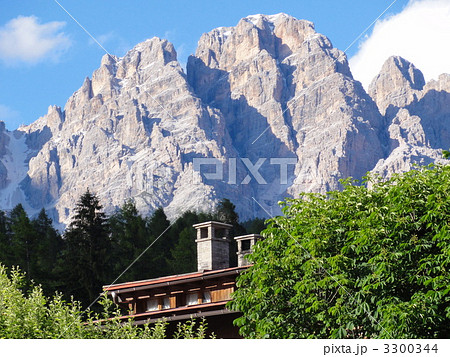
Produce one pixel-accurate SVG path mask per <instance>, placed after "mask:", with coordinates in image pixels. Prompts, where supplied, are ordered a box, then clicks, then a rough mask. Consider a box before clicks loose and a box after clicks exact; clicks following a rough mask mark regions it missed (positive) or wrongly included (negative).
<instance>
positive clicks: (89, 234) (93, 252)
mask: <svg viewBox="0 0 450 357" xmlns="http://www.w3.org/2000/svg"><path fill="white" fill-rule="evenodd" d="M64 238H65V250H64V253H63V260H62V262H61V263H62V264H63V267H62V272H63V278H64V279H65V283H66V294H70V295H74V296H75V297H76V298H77V299H79V300H81V301H82V303H83V304H84V305H87V304H89V303H92V302H93V301H94V300H95V299H96V298H97V297H98V296H99V294H100V293H101V291H102V286H103V285H106V284H108V283H109V280H110V279H111V241H110V235H109V229H108V224H107V219H106V216H105V214H104V212H103V211H102V206H101V204H100V201H99V199H98V198H97V196H96V195H94V194H92V193H91V192H89V189H88V190H87V191H86V193H84V194H83V195H82V196H81V198H80V200H79V202H78V203H77V206H76V209H75V215H74V217H73V220H72V222H71V223H70V224H69V227H68V228H67V230H66V232H65V234H64Z"/></svg>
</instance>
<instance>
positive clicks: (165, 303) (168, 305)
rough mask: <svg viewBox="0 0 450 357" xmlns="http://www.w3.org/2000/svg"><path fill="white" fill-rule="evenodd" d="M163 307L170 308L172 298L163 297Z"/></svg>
mask: <svg viewBox="0 0 450 357" xmlns="http://www.w3.org/2000/svg"><path fill="white" fill-rule="evenodd" d="M162 308H163V309H170V299H169V297H165V298H164V299H163V304H162Z"/></svg>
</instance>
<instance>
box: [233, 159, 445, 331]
mask: <svg viewBox="0 0 450 357" xmlns="http://www.w3.org/2000/svg"><path fill="white" fill-rule="evenodd" d="M366 183H370V185H369V186H370V187H371V188H370V189H368V188H367V187H365V186H358V185H357V184H355V182H351V181H349V180H348V181H345V182H343V185H344V189H343V191H341V192H330V193H329V194H328V195H319V194H304V195H302V197H301V198H299V199H289V200H286V202H285V203H284V204H283V208H282V209H283V214H284V215H283V216H281V217H276V218H273V219H271V220H270V222H269V226H268V228H267V229H266V230H265V231H264V236H265V237H266V239H265V240H264V241H262V242H260V243H258V244H257V245H256V246H255V249H254V252H253V254H251V255H250V257H249V259H250V260H251V261H252V262H253V263H254V265H253V266H252V267H250V268H249V269H248V270H247V271H246V272H245V273H243V274H241V275H240V276H239V278H238V283H237V284H238V290H237V292H236V293H235V294H234V300H233V301H232V302H231V303H230V305H229V307H230V308H232V309H235V310H239V311H241V312H242V313H243V316H242V317H241V318H239V319H237V320H236V321H235V323H236V324H237V325H238V326H240V332H241V333H242V334H243V335H244V336H246V337H252V338H263V337H270V338H352V337H353V338H449V337H450V288H449V287H450V231H449V229H450V227H449V225H450V221H449V217H450V196H449V194H448V193H449V191H450V166H435V167H433V166H429V167H425V168H420V169H417V170H413V171H410V172H408V173H405V174H403V175H395V176H394V177H393V178H392V179H390V180H387V181H385V182H383V181H380V180H377V179H376V178H368V182H366Z"/></svg>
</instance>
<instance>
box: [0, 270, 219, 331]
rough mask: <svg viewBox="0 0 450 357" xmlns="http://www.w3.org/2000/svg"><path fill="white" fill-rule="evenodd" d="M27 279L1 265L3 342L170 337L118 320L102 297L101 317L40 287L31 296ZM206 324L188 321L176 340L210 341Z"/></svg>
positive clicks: (155, 328)
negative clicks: (49, 296)
mask: <svg viewBox="0 0 450 357" xmlns="http://www.w3.org/2000/svg"><path fill="white" fill-rule="evenodd" d="M25 282H26V279H25V275H24V274H23V273H21V272H20V271H19V270H17V269H13V270H12V271H11V274H10V276H8V274H7V270H6V268H5V266H3V265H0V339H2V338H14V339H18V338H27V339H29V338H45V339H55V338H57V339H63V338H64V339H65V338H70V339H80V338H82V339H92V338H102V339H104V338H110V339H137V338H147V339H148V338H152V339H161V338H166V337H169V336H167V333H166V327H167V323H166V322H164V321H161V322H157V323H156V324H153V325H149V324H147V325H144V326H142V327H139V326H137V325H134V324H133V320H132V319H129V320H125V321H124V320H123V319H119V317H120V311H118V310H117V308H116V307H115V306H114V304H113V302H112V301H111V300H110V299H108V298H106V296H103V298H102V299H101V300H100V305H101V307H102V309H101V312H100V313H93V312H92V311H89V310H88V311H83V310H82V308H81V304H80V303H79V302H77V301H73V300H72V301H71V302H70V303H67V302H65V301H64V299H63V297H62V295H61V294H56V295H54V296H53V297H52V298H47V297H45V295H44V294H43V292H42V289H41V287H40V286H32V287H31V289H29V291H28V292H26V291H24V286H25V285H27V284H26V283H25ZM206 329H207V324H206V322H205V321H200V322H199V323H196V322H195V321H188V322H186V323H184V324H179V325H178V328H177V330H176V331H175V334H174V336H173V337H174V338H210V337H214V336H208V335H207V334H206Z"/></svg>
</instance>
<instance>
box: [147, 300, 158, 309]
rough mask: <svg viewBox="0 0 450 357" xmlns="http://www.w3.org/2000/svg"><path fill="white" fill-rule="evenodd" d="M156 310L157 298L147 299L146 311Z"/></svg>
mask: <svg viewBox="0 0 450 357" xmlns="http://www.w3.org/2000/svg"><path fill="white" fill-rule="evenodd" d="M156 310H158V299H149V300H147V310H146V311H156Z"/></svg>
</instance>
